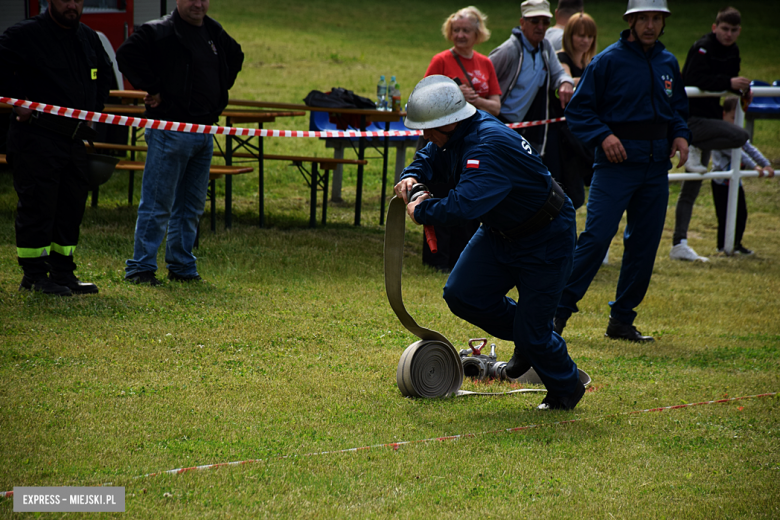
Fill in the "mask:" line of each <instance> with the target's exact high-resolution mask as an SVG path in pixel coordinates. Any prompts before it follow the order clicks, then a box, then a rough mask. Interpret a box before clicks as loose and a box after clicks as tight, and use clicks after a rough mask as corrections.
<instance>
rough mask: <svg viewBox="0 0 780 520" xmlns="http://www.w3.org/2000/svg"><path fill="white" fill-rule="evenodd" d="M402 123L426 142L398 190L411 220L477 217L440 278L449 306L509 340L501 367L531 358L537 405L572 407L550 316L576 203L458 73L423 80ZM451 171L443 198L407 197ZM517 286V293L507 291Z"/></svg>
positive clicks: (567, 367) (565, 265) (577, 386)
mask: <svg viewBox="0 0 780 520" xmlns="http://www.w3.org/2000/svg"><path fill="white" fill-rule="evenodd" d="M405 124H406V126H408V127H409V128H414V129H421V130H423V136H424V137H425V138H426V139H427V140H428V141H429V143H428V145H427V146H425V148H423V149H422V150H420V151H418V152H417V154H416V155H415V158H414V161H413V162H412V164H410V165H409V166H408V167H407V168H405V169H404V171H403V174H402V176H401V180H400V182H399V183H398V184H396V186H395V193H396V195H397V196H398V197H400V198H402V199H403V200H404V202H407V203H408V206H407V213H408V214H409V217H410V218H411V219H412V220H413V221H414V222H415V223H416V224H426V225H430V224H441V225H445V226H449V225H453V224H458V223H462V222H465V221H467V220H472V219H479V220H480V221H481V222H482V226H481V227H480V228H479V230H477V232H476V233H475V234H474V236H473V237H472V238H471V240H470V241H469V243H468V245H467V246H466V248H465V249H464V251H463V253H462V254H461V255H460V257H459V258H458V261H457V263H456V264H455V267H454V268H453V270H452V273H451V274H450V276H449V279H448V280H447V283H446V285H445V287H444V299H445V301H446V302H447V305H448V306H449V307H450V309H451V310H452V312H453V313H454V314H455V315H457V316H459V317H460V318H462V319H464V320H466V321H468V322H469V323H472V324H474V325H476V326H477V327H480V328H481V329H483V330H485V331H486V332H487V333H488V334H492V335H493V336H496V337H498V338H501V339H504V340H511V341H513V342H514V344H515V350H514V355H513V356H512V359H511V360H510V361H509V363H508V365H507V375H509V376H510V377H519V376H520V375H522V374H523V373H525V372H526V371H527V370H528V369H529V368H531V367H533V368H535V369H536V372H537V373H538V374H539V376H540V377H541V379H542V381H543V382H544V384H545V386H546V387H547V392H548V393H547V397H545V399H544V401H543V403H542V404H541V405H540V406H539V408H540V409H543V410H544V409H567V410H568V409H572V408H574V407H575V406H576V405H577V403H578V402H579V400H580V399H581V398H582V396H583V394H584V393H585V387H584V386H583V384H582V382H581V381H580V379H579V375H578V371H577V365H576V364H575V363H574V361H572V359H571V357H569V354H568V351H567V349H566V342H565V341H564V340H563V338H561V337H560V336H559V335H558V334H556V333H554V332H553V326H552V319H553V316H554V314H555V308H556V305H557V304H558V299H559V298H560V295H561V291H562V290H563V287H564V284H565V282H566V278H567V276H568V274H569V272H570V269H571V258H572V252H573V250H574V238H575V234H576V229H575V228H576V223H575V219H574V208H573V207H572V205H571V201H570V200H569V199H568V197H566V195H565V194H564V193H563V191H562V190H561V188H560V187H559V186H558V185H557V184H556V183H555V181H554V180H553V179H552V176H551V175H550V172H549V171H547V168H546V167H545V166H544V164H543V163H542V161H541V158H540V157H539V154H538V153H537V152H536V151H535V150H534V149H533V147H531V145H530V144H529V143H528V141H526V140H525V138H523V137H522V136H520V135H518V134H517V132H514V131H513V130H511V129H509V128H507V126H506V125H504V124H502V123H501V122H500V121H499V120H498V119H496V118H495V117H493V116H491V115H489V114H487V113H486V112H482V111H478V110H477V109H476V108H474V106H472V105H470V104H468V103H467V102H466V100H465V98H464V96H463V93H462V92H461V91H460V89H459V88H458V86H457V85H456V84H455V82H454V81H452V80H451V79H449V78H447V77H446V76H439V75H433V76H428V77H427V78H425V79H423V80H422V81H420V83H418V84H417V86H416V87H415V88H414V91H412V94H411V96H410V97H409V103H408V104H407V117H406V123H405ZM446 179H456V180H457V183H456V185H455V188H454V189H453V190H451V191H450V192H449V194H448V195H447V196H446V197H444V198H441V199H434V198H431V197H430V196H429V194H426V195H422V196H421V197H419V198H416V199H415V200H414V201H412V202H409V196H408V194H409V191H410V189H411V188H412V187H413V185H414V184H415V183H428V182H430V181H432V180H433V181H441V180H446ZM513 287H517V290H518V299H517V301H516V302H515V301H513V300H512V299H511V298H509V297H508V296H506V293H507V292H508V291H509V290H510V289H511V288H513Z"/></svg>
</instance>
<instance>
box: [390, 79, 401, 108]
mask: <svg viewBox="0 0 780 520" xmlns="http://www.w3.org/2000/svg"><path fill="white" fill-rule="evenodd" d="M390 110H392V111H393V112H400V111H401V85H399V84H398V82H397V81H396V80H395V76H393V77H392V78H390Z"/></svg>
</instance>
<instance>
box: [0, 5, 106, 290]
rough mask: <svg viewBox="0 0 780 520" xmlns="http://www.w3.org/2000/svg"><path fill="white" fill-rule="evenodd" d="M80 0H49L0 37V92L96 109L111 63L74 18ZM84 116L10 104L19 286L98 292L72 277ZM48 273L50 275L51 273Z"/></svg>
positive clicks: (83, 194) (81, 199)
mask: <svg viewBox="0 0 780 520" xmlns="http://www.w3.org/2000/svg"><path fill="white" fill-rule="evenodd" d="M83 7H84V0H49V8H48V9H47V10H46V11H44V12H43V13H41V14H40V15H38V16H36V17H34V18H31V19H29V20H25V21H23V22H20V23H18V24H17V25H15V26H13V27H11V28H9V29H8V30H6V32H5V33H4V34H3V35H2V36H0V70H2V74H0V93H2V95H4V96H7V97H14V98H19V99H28V100H30V101H37V102H41V103H48V104H53V105H59V106H63V107H69V108H77V109H82V110H92V111H101V110H102V109H103V104H104V103H105V101H106V99H107V98H108V93H109V85H110V82H111V75H112V74H113V70H112V66H111V62H110V60H109V58H108V56H107V55H106V52H105V51H104V50H103V46H102V45H101V43H100V39H99V38H98V35H97V33H95V31H93V30H92V29H90V28H89V27H87V26H86V25H84V24H82V23H80V21H79V20H80V18H81V12H82V10H83ZM93 135H94V131H93V130H92V129H91V128H90V127H89V126H88V125H87V123H86V122H83V121H79V120H77V119H70V118H65V117H59V116H53V115H49V114H44V113H41V112H33V111H31V110H29V109H24V108H19V107H17V108H15V109H14V112H13V114H12V116H11V124H10V129H9V131H8V162H9V163H10V164H11V167H12V169H13V175H14V189H15V190H16V193H17V195H18V197H19V203H18V205H17V216H16V250H17V255H18V260H19V265H20V266H21V267H22V271H23V272H24V277H23V278H22V283H21V285H20V287H19V289H20V290H35V291H39V292H42V293H45V294H55V295H59V296H70V295H71V294H89V293H97V292H98V288H97V286H95V284H92V283H84V282H81V281H79V279H78V278H77V277H76V276H75V274H74V273H73V271H74V270H75V269H76V264H75V263H74V261H73V253H74V251H75V249H76V245H77V243H78V239H79V227H80V226H81V219H82V217H83V216H84V208H85V205H86V201H87V193H88V187H89V179H88V166H87V154H86V149H85V146H84V142H83V140H84V139H89V138H91V137H92V136H93ZM50 275H51V276H50Z"/></svg>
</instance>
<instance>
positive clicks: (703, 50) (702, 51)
mask: <svg viewBox="0 0 780 520" xmlns="http://www.w3.org/2000/svg"><path fill="white" fill-rule="evenodd" d="M699 54H707V49H705V48H704V47H699Z"/></svg>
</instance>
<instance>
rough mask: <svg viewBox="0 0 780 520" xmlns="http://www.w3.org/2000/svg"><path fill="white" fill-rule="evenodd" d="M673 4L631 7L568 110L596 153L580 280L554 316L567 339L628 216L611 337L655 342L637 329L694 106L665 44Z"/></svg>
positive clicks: (577, 267) (645, 1)
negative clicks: (672, 178) (570, 324)
mask: <svg viewBox="0 0 780 520" xmlns="http://www.w3.org/2000/svg"><path fill="white" fill-rule="evenodd" d="M669 15H671V12H670V11H669V9H668V7H667V6H666V0H629V2H628V9H626V12H625V14H624V15H623V19H624V20H625V21H626V22H628V24H629V29H627V30H625V31H623V32H622V33H621V35H620V40H619V41H618V42H617V43H614V44H612V45H610V46H609V47H607V48H606V49H604V51H602V52H601V53H600V54H598V55H597V56H596V57H595V58H593V61H591V62H590V65H588V67H587V68H586V69H585V72H584V73H583V75H582V78H581V79H580V83H579V85H578V86H577V92H575V93H574V96H573V97H572V98H571V101H570V102H569V105H568V106H567V107H566V121H567V123H568V124H569V128H570V129H571V131H572V133H574V135H575V136H577V137H578V138H579V139H580V140H581V141H582V142H583V143H586V144H588V145H590V146H592V147H593V148H595V149H596V157H595V165H594V174H593V181H592V182H591V186H590V192H589V195H588V216H587V220H586V221H585V230H584V231H583V232H582V234H580V237H579V240H578V241H577V248H576V249H575V251H574V263H573V266H572V274H571V276H570V277H569V281H568V283H567V284H566V289H565V290H564V291H563V295H562V296H561V301H560V304H559V305H558V310H557V311H556V313H555V330H556V332H558V333H559V334H560V333H562V332H563V329H564V327H565V326H566V323H567V321H568V319H569V317H570V316H571V315H572V314H573V313H575V312H577V311H578V310H579V309H578V307H577V303H578V302H579V301H580V300H581V299H582V297H583V296H584V295H585V292H586V291H587V290H588V287H589V286H590V283H591V282H592V281H593V278H594V277H595V276H596V273H597V272H598V270H599V267H600V266H601V261H602V259H603V258H604V255H605V254H606V252H607V250H608V248H609V244H610V242H611V241H612V238H613V237H614V236H615V233H617V229H618V225H619V224H620V219H621V217H622V216H623V212H626V230H625V233H624V236H623V244H624V246H625V247H624V252H623V262H622V265H621V268H620V278H619V279H618V283H617V291H616V295H615V300H614V301H611V302H609V306H610V308H611V310H610V317H609V323H608V324H607V330H606V336H607V337H609V338H613V339H623V340H628V341H634V342H649V341H653V338H652V337H651V336H643V335H642V334H641V333H640V332H639V331H638V330H637V329H636V327H635V326H634V318H636V315H637V313H636V311H635V310H634V309H635V308H636V307H637V306H638V305H639V304H640V302H641V301H642V299H643V298H644V296H645V294H646V293H647V289H648V287H649V285H650V278H651V276H652V274H653V264H654V262H655V255H656V252H657V250H658V244H659V243H660V241H661V234H662V233H663V230H664V221H665V218H666V207H667V204H668V201H669V180H668V171H669V170H670V169H671V168H672V163H671V161H670V158H671V157H674V155H675V154H676V153H677V152H679V153H680V161H679V164H678V166H683V165H684V164H685V161H686V160H687V158H688V142H689V141H690V135H691V134H690V132H689V131H688V127H687V125H686V123H685V121H686V119H687V118H688V98H687V96H686V94H685V87H684V86H683V82H682V78H681V76H680V65H679V63H677V59H676V58H675V57H674V56H673V55H672V54H671V53H670V52H669V51H667V50H666V48H665V47H664V45H663V44H662V43H661V42H659V41H658V37H659V36H660V35H661V34H663V30H664V27H665V23H666V17H667V16H669Z"/></svg>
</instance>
